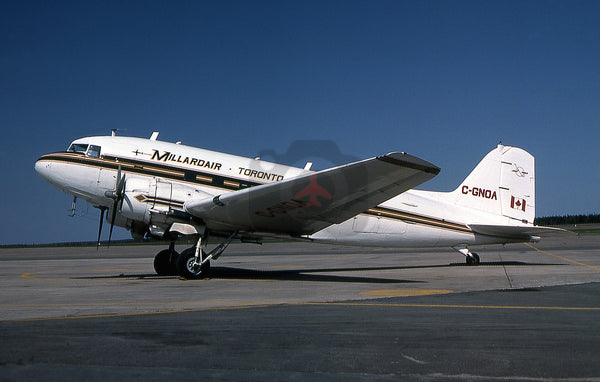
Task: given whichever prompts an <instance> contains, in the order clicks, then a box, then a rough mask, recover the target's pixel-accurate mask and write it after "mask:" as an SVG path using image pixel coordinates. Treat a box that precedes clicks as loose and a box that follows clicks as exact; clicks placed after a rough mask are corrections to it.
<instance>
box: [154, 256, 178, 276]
mask: <svg viewBox="0 0 600 382" xmlns="http://www.w3.org/2000/svg"><path fill="white" fill-rule="evenodd" d="M178 256H179V254H178V253H177V252H175V251H173V252H171V251H170V250H168V249H165V250H163V251H160V252H159V253H158V254H157V255H156V256H155V257H154V270H155V271H156V274H157V275H159V276H176V275H177V267H176V264H177V257H178Z"/></svg>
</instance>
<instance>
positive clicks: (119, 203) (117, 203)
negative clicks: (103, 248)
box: [106, 166, 125, 247]
mask: <svg viewBox="0 0 600 382" xmlns="http://www.w3.org/2000/svg"><path fill="white" fill-rule="evenodd" d="M106 195H107V196H108V197H110V198H112V199H113V200H114V202H113V206H112V211H111V212H112V213H111V215H112V216H111V219H110V232H109V234H108V246H109V247H110V240H111V238H112V232H113V228H114V226H115V219H116V217H117V207H119V209H121V208H123V199H125V174H121V166H119V167H118V168H117V181H116V182H115V190H114V191H111V192H110V194H109V192H108V191H107V194H106Z"/></svg>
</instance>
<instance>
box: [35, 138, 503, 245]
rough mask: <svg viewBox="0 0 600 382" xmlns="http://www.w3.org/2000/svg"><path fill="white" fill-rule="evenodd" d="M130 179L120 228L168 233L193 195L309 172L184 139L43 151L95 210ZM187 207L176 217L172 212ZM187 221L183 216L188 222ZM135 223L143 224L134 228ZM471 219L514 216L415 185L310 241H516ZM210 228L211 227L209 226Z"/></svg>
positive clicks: (51, 170) (94, 141)
mask: <svg viewBox="0 0 600 382" xmlns="http://www.w3.org/2000/svg"><path fill="white" fill-rule="evenodd" d="M119 168H120V170H121V172H122V173H123V174H124V176H126V178H127V186H126V189H125V193H126V194H127V198H126V199H125V201H124V202H123V203H122V208H121V209H120V210H119V214H118V219H117V221H116V222H115V224H116V225H119V226H123V227H126V228H128V229H130V230H131V231H132V234H133V233H134V230H135V229H138V230H139V227H140V225H143V227H145V229H146V228H147V229H149V232H150V233H151V234H153V235H155V236H156V235H160V234H162V233H164V232H167V231H168V229H169V227H170V226H171V225H172V224H173V223H176V222H178V221H180V220H181V219H182V218H181V215H182V214H184V213H185V209H184V206H183V204H184V203H185V202H186V201H187V200H189V199H198V198H209V197H210V198H212V197H214V196H217V195H221V194H224V193H226V192H233V191H237V190H240V189H243V188H246V187H252V186H255V185H259V184H265V183H270V182H277V181H281V180H284V179H289V178H293V177H297V176H299V175H304V174H306V173H308V172H309V171H308V170H304V169H301V168H296V167H290V166H285V165H280V164H275V163H271V162H266V161H262V160H255V159H250V158H244V157H239V156H234V155H229V154H224V153H219V152H214V151H209V150H203V149H199V148H194V147H190V146H185V145H181V144H174V143H168V142H162V141H157V140H151V139H141V138H130V137H116V136H112V137H111V136H107V137H88V138H82V139H79V140H76V141H74V142H73V144H72V145H71V146H70V151H67V152H60V153H53V154H47V155H44V156H42V157H41V158H40V159H39V160H38V161H37V162H36V165H35V169H36V171H37V172H38V173H39V174H40V176H41V177H42V178H44V179H45V180H46V181H48V182H49V183H50V184H52V185H54V186H55V187H57V188H59V189H60V190H62V191H64V192H66V193H68V194H71V195H73V196H75V197H77V198H80V199H84V200H86V201H87V202H89V203H91V204H92V205H94V206H96V207H106V208H110V207H111V206H112V205H113V200H112V199H110V198H109V197H107V195H106V194H107V192H109V193H110V191H111V190H114V189H115V182H116V179H117V173H118V171H119ZM178 211H179V212H181V213H182V214H180V215H178V214H177V213H173V212H178ZM184 220H185V219H184ZM136 223H139V224H137V228H136ZM468 224H497V225H503V224H511V221H510V219H509V218H507V217H504V216H500V215H497V214H493V213H489V212H485V211H480V210H476V209H471V208H465V207H464V206H461V205H459V204H457V203H455V194H454V193H452V192H449V193H440V192H428V191H419V190H409V191H407V192H405V193H403V194H401V195H399V196H397V197H394V198H392V199H390V200H388V201H386V202H385V203H382V204H381V205H379V206H376V207H373V208H371V209H369V210H368V211H364V212H363V213H361V214H359V215H357V216H355V217H353V218H351V219H349V220H347V221H345V222H343V223H341V224H334V225H332V226H329V227H327V228H325V229H323V230H321V231H318V232H316V233H314V234H312V235H310V236H307V237H306V238H307V239H311V240H315V241H322V242H330V243H339V244H357V245H368V246H392V247H422V246H426V247H429V246H431V247H432V246H456V245H472V244H492V243H507V242H512V241H513V240H510V239H507V238H502V237H498V236H491V235H481V234H476V233H474V232H473V231H472V230H471V229H470V228H469V225H468ZM207 228H208V229H211V227H207Z"/></svg>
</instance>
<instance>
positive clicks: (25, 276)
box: [21, 271, 69, 281]
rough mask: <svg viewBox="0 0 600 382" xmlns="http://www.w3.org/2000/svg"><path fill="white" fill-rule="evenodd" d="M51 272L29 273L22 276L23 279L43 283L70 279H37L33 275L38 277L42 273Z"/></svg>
mask: <svg viewBox="0 0 600 382" xmlns="http://www.w3.org/2000/svg"><path fill="white" fill-rule="evenodd" d="M48 272H50V271H40V272H29V273H23V274H22V275H21V277H22V278H24V279H28V280H38V281H40V280H43V281H68V280H69V279H66V278H61V279H51V278H45V277H35V276H33V275H38V274H40V273H48Z"/></svg>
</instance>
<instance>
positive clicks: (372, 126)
mask: <svg viewBox="0 0 600 382" xmlns="http://www.w3.org/2000/svg"><path fill="white" fill-rule="evenodd" d="M599 16H600V2H597V1H584V2H580V1H556V2H555V1H411V2H403V1H375V2H373V1H256V2H249V1H239V2H238V1H219V2H195V1H189V2H188V1H185V2H184V1H172V2H168V4H167V2H152V1H140V2H134V1H106V2H79V1H73V2H62V1H39V2H36V1H18V2H3V3H2V5H0V76H1V77H0V86H1V88H0V89H1V90H0V126H1V127H2V139H1V140H0V145H1V148H2V150H1V151H0V166H1V167H0V169H1V171H2V175H3V178H4V181H3V187H2V191H0V192H1V193H2V194H1V195H2V207H3V208H2V210H3V212H4V217H3V219H2V229H1V230H0V244H10V243H46V242H58V241H79V240H94V239H95V236H96V232H97V220H98V211H97V210H95V209H93V208H91V207H89V208H88V209H87V210H86V207H85V206H84V203H80V205H79V209H80V210H81V211H80V213H79V215H80V216H77V217H75V218H69V217H67V210H68V209H69V208H70V203H71V198H70V197H69V196H67V195H65V194H63V193H61V192H60V191H58V190H57V189H55V188H53V187H51V186H50V185H48V184H47V183H45V182H44V181H43V180H42V179H41V178H39V177H38V176H37V174H36V173H35V172H34V170H33V165H34V162H35V160H36V159H37V158H38V157H39V156H41V155H42V154H44V153H48V152H54V151H59V150H63V149H65V148H66V147H67V145H68V143H69V142H70V141H72V140H73V139H76V138H79V137H83V136H89V135H107V134H110V129H113V128H116V129H120V130H121V132H120V134H121V135H131V136H141V137H149V136H150V134H151V132H152V131H154V130H158V131H160V137H159V139H162V140H166V141H177V140H181V141H183V143H185V144H189V145H193V146H200V147H203V148H208V149H213V150H218V151H225V152H229V153H233V154H238V155H245V156H255V155H257V153H259V152H261V151H263V152H264V151H265V150H274V151H275V152H277V153H285V152H286V150H288V148H289V147H290V146H291V145H292V144H293V143H294V142H296V141H305V140H319V141H332V142H334V143H335V145H337V147H339V149H340V151H341V152H342V153H344V154H347V155H352V156H355V157H359V158H366V157H371V156H375V155H379V154H382V153H386V152H389V151H406V152H408V153H410V154H413V155H417V156H419V157H421V158H423V159H426V160H428V161H430V162H432V163H434V164H436V165H438V166H440V167H441V168H442V172H441V173H440V175H438V177H437V178H435V179H433V180H432V181H430V182H428V183H427V184H425V185H423V186H422V187H421V188H423V189H432V190H439V191H446V190H451V189H453V188H454V187H456V186H457V185H458V184H459V183H460V181H461V180H462V179H463V178H464V177H465V176H466V175H467V174H468V173H469V172H470V170H471V169H472V168H473V167H474V166H475V165H476V164H477V163H478V161H479V160H480V159H481V158H482V157H483V156H484V155H485V154H486V153H487V152H488V151H489V150H491V149H492V148H493V147H495V146H496V145H497V144H498V141H500V140H501V141H502V142H503V143H504V144H506V145H513V146H519V147H522V148H524V149H526V150H527V151H529V152H531V153H532V154H533V155H534V156H535V157H536V163H537V169H536V171H537V173H536V175H537V216H547V215H557V214H577V213H586V214H587V213H599V212H600V202H599V197H598V196H597V195H598V191H597V190H598V189H600V171H599V170H600V165H599V162H600V161H599V155H598V154H597V152H598V149H597V146H598V142H599V138H600V137H599V135H600V132H599V131H600V129H599V127H600V126H599V120H600V26H599V24H598V18H599ZM310 159H311V158H306V160H310ZM117 231H118V232H117ZM114 236H115V237H117V238H125V237H128V233H127V232H126V231H125V230H123V229H118V228H117V229H115V235H114Z"/></svg>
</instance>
